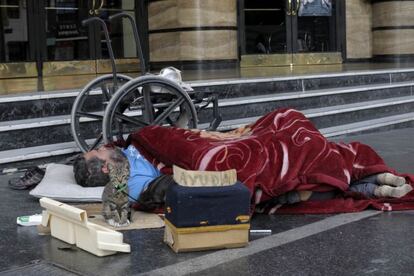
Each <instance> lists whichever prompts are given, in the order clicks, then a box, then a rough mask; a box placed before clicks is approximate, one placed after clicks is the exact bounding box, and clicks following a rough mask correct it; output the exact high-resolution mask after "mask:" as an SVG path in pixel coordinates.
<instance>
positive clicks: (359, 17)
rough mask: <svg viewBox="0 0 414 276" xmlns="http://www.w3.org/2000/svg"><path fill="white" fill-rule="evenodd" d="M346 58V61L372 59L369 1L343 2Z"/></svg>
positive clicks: (349, 0) (352, 0)
mask: <svg viewBox="0 0 414 276" xmlns="http://www.w3.org/2000/svg"><path fill="white" fill-rule="evenodd" d="M345 5H346V6H345V13H346V56H347V58H348V59H368V58H371V57H372V49H373V46H372V45H373V39H372V6H371V2H370V1H369V0H345Z"/></svg>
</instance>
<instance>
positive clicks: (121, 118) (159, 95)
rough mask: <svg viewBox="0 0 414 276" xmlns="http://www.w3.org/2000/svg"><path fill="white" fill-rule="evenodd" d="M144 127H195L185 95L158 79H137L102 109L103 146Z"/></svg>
mask: <svg viewBox="0 0 414 276" xmlns="http://www.w3.org/2000/svg"><path fill="white" fill-rule="evenodd" d="M148 125H166V126H176V127H181V128H197V112H196V110H195V107H194V104H193V102H192V100H191V98H190V96H189V94H187V92H185V91H184V90H183V89H182V88H181V87H180V86H179V85H178V84H177V83H175V82H173V81H171V80H169V79H167V78H165V77H160V76H143V77H139V78H136V79H134V80H132V81H130V82H128V83H126V84H125V85H123V86H122V87H120V88H119V89H118V91H117V92H116V93H115V95H114V96H113V97H112V98H111V100H110V102H109V104H108V106H107V108H106V110H105V115H104V119H103V125H102V128H103V134H104V141H105V143H109V142H113V141H119V140H122V139H124V138H125V137H126V136H127V135H128V134H129V133H131V132H133V131H136V130H138V129H139V128H141V127H144V126H148Z"/></svg>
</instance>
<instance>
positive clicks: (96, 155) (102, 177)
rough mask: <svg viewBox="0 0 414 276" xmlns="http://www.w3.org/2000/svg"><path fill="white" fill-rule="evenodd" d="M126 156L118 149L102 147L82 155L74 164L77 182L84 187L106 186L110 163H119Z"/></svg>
mask: <svg viewBox="0 0 414 276" xmlns="http://www.w3.org/2000/svg"><path fill="white" fill-rule="evenodd" d="M125 158H126V157H125V155H124V154H123V153H122V151H121V150H120V149H118V148H114V147H106V146H102V147H100V148H98V149H97V150H92V151H89V152H86V153H84V154H82V155H80V156H79V157H78V158H77V159H76V160H75V162H74V164H73V173H74V174H75V179H76V182H77V183H78V184H79V185H81V186H83V187H97V186H105V185H106V183H108V181H109V175H108V173H109V169H108V163H113V164H116V163H119V162H122V161H123V160H124V159H125Z"/></svg>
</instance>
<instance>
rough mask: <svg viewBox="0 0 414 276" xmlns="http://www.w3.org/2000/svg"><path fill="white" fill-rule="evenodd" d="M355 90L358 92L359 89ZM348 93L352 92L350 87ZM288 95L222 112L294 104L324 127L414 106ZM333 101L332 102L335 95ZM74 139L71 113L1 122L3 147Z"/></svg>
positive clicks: (243, 113)
mask: <svg viewBox="0 0 414 276" xmlns="http://www.w3.org/2000/svg"><path fill="white" fill-rule="evenodd" d="M398 90H402V88H398ZM410 91H411V88H409V89H408V94H411V92H410ZM353 92H357V90H355V91H353ZM368 92H369V91H368V90H365V91H363V92H359V93H357V94H367V95H368ZM331 93H337V91H324V92H320V91H319V92H316V93H308V94H314V95H313V97H309V99H314V98H315V97H316V96H315V95H316V94H318V96H321V95H323V96H325V97H328V98H329V97H332V96H331ZM345 93H352V92H351V90H349V91H348V92H345ZM398 93H399V92H398V91H396V92H395V94H396V95H398ZM403 95H404V94H403ZM290 96H292V95H289V97H290ZM307 96H309V95H307ZM341 96H342V99H339V101H338V103H341V102H343V101H344V99H343V98H344V96H343V95H342V94H341ZM284 97H288V95H276V96H271V97H269V96H268V97H265V96H258V97H255V98H250V99H246V98H238V99H233V101H229V100H223V101H221V102H220V112H221V113H222V115H223V120H225V121H226V120H233V119H239V118H246V117H247V118H249V117H254V116H261V115H263V114H266V113H267V112H270V111H272V110H274V109H276V108H279V107H294V108H296V109H298V110H303V112H304V113H305V114H309V117H310V118H311V119H312V121H313V122H314V123H315V125H316V126H317V127H319V128H322V127H331V126H334V125H339V124H348V123H352V122H356V121H360V120H369V119H373V118H377V117H386V116H391V115H397V114H401V113H406V112H410V111H411V110H414V96H403V97H393V98H385V99H380V100H371V101H364V102H357V103H349V104H341V105H338V104H337V105H329V101H328V102H326V101H324V100H316V103H311V104H309V103H302V105H299V104H297V105H295V104H286V102H284V101H283V99H284ZM296 97H297V98H303V95H302V93H298V95H296ZM351 98H352V96H351ZM369 98H370V96H369V95H368V98H367V99H369ZM327 100H329V99H327ZM330 101H331V103H332V99H330ZM326 104H328V106H326ZM315 107H316V108H315ZM210 114H211V112H210ZM311 114H315V115H311ZM210 121H211V118H207V117H206V116H204V117H203V114H202V113H201V114H200V123H201V124H203V123H206V122H210ZM83 127H85V129H88V131H90V133H91V134H92V135H91V137H94V136H95V135H94V134H93V133H99V132H100V127H101V123H100V122H99V121H95V120H92V119H91V120H87V122H85V123H84V124H83ZM72 140H73V137H72V134H71V131H70V116H69V115H62V116H53V117H44V118H35V119H26V120H16V121H7V122H0V141H2V142H1V143H0V150H9V149H10V150H11V149H15V148H19V147H23V148H25V147H35V146H41V145H45V144H49V143H64V142H70V141H72Z"/></svg>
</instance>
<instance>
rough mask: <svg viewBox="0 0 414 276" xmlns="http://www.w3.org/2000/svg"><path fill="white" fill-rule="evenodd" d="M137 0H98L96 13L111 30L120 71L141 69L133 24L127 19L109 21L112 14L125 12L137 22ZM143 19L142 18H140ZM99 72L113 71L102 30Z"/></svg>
mask: <svg viewBox="0 0 414 276" xmlns="http://www.w3.org/2000/svg"><path fill="white" fill-rule="evenodd" d="M136 2H137V1H133V0H96V7H97V8H96V9H95V14H96V16H99V17H100V18H102V19H103V20H104V21H105V22H106V23H107V25H108V29H109V32H110V37H111V43H112V48H113V51H114V56H115V63H116V65H117V70H118V71H119V72H137V71H139V69H140V65H139V62H140V61H139V59H138V57H137V49H136V45H135V44H136V43H135V38H134V34H133V30H132V26H131V23H130V21H129V20H127V19H125V18H124V19H117V20H114V21H112V22H110V21H109V17H110V16H111V15H114V14H117V13H120V12H125V13H127V14H129V15H131V16H132V17H133V18H134V19H135V21H136V22H137V24H138V25H139V23H142V22H138V20H137V14H136V11H137V9H138V8H139V7H137V6H136ZM140 21H141V20H140ZM97 38H98V39H97V41H96V42H97V44H96V49H97V50H96V54H97V72H98V73H109V72H112V68H111V66H110V61H109V60H108V58H109V53H108V48H107V45H106V42H105V36H104V34H103V33H102V32H100V31H99V32H98V33H97Z"/></svg>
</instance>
